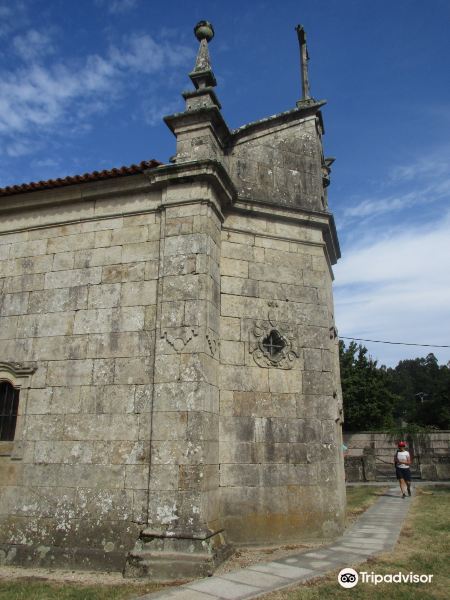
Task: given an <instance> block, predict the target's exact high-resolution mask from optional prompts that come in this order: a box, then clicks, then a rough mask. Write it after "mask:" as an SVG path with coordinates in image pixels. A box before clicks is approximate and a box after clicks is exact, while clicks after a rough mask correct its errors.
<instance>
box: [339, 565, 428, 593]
mask: <svg viewBox="0 0 450 600" xmlns="http://www.w3.org/2000/svg"><path fill="white" fill-rule="evenodd" d="M432 579H433V575H431V574H430V575H426V574H423V575H418V574H417V573H413V572H412V571H411V572H410V573H402V572H401V571H399V572H398V573H386V574H385V575H380V574H379V573H374V572H373V571H371V572H370V573H369V572H367V571H360V572H359V573H357V572H356V571H355V570H354V569H350V568H349V567H346V568H345V569H342V570H341V571H339V574H338V582H339V584H340V585H341V586H342V587H343V588H352V587H355V585H356V584H357V583H358V581H361V583H372V584H374V585H378V584H379V583H431V581H432Z"/></svg>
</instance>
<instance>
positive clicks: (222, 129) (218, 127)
mask: <svg viewBox="0 0 450 600" xmlns="http://www.w3.org/2000/svg"><path fill="white" fill-rule="evenodd" d="M164 122H165V123H166V125H167V126H168V127H169V129H170V130H171V131H172V133H173V134H174V135H177V133H176V132H177V131H179V130H180V129H184V128H189V127H192V126H199V125H203V126H209V127H211V129H212V130H213V131H214V134H215V135H216V137H217V139H218V140H219V142H220V144H221V146H222V147H224V146H225V145H226V144H227V142H228V140H229V138H230V130H229V129H228V125H227V124H226V123H225V120H224V118H223V116H222V113H221V112H220V110H219V108H218V107H217V106H208V107H203V108H198V109H195V110H190V111H185V112H182V113H175V114H173V115H169V116H167V117H164Z"/></svg>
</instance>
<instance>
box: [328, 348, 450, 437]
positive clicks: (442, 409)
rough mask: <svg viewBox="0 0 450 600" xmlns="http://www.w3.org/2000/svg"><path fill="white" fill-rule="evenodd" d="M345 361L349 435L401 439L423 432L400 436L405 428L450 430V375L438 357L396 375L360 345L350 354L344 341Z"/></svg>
mask: <svg viewBox="0 0 450 600" xmlns="http://www.w3.org/2000/svg"><path fill="white" fill-rule="evenodd" d="M339 355H340V364H341V382H342V393H343V398H344V417H345V423H344V427H345V429H346V430H349V431H355V430H374V429H375V430H377V429H388V430H392V431H393V435H394V432H395V436H396V437H398V438H400V437H408V435H407V434H408V433H409V436H410V437H411V435H413V434H415V435H416V436H417V435H418V434H419V433H420V432H419V430H417V431H416V432H413V431H412V429H411V431H409V432H408V431H402V430H395V427H396V426H400V427H401V426H402V425H399V424H403V426H404V425H405V424H408V426H409V427H410V428H411V427H413V426H417V427H419V428H420V427H422V428H437V429H450V369H449V367H448V366H446V365H439V364H438V362H437V359H436V357H435V356H434V354H428V356H427V357H425V358H415V359H410V360H402V361H400V362H399V363H398V365H397V366H396V367H395V368H394V369H392V368H389V369H386V367H384V366H381V367H378V366H377V361H376V360H373V359H372V358H371V357H370V356H368V354H367V348H365V347H364V346H362V345H361V344H359V345H357V344H356V342H350V344H349V346H348V348H346V347H345V344H344V342H342V341H340V342H339ZM426 431H427V429H425V430H423V431H422V433H426Z"/></svg>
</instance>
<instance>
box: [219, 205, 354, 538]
mask: <svg viewBox="0 0 450 600" xmlns="http://www.w3.org/2000/svg"><path fill="white" fill-rule="evenodd" d="M265 217H266V218H264V219H263V218H261V215H259V218H258V217H252V216H246V215H244V214H228V215H227V218H226V220H225V223H224V227H223V232H222V261H221V292H222V299H221V348H220V359H221V378H220V381H221V384H220V463H221V465H220V486H221V499H222V513H223V518H224V524H225V529H226V532H227V535H228V537H229V539H230V540H231V541H232V542H234V543H238V544H239V543H246V544H248V543H253V544H260V543H276V542H277V541H280V540H284V541H286V540H295V539H297V540H298V539H299V537H301V538H302V539H305V538H307V537H320V536H323V537H327V536H332V535H333V534H336V533H337V531H339V530H340V528H341V527H342V525H343V513H344V506H345V491H344V485H343V482H344V476H343V462H342V454H341V448H340V443H341V442H340V440H341V437H340V424H339V415H340V413H339V407H340V391H338V390H339V389H340V388H339V374H338V371H336V366H337V361H336V355H337V341H336V339H335V336H334V333H333V330H334V328H333V324H334V322H333V313H332V304H331V276H330V270H329V266H328V264H327V260H326V257H325V252H324V242H323V237H322V234H321V231H320V230H319V229H315V228H314V227H303V226H301V224H299V223H296V222H295V219H294V218H293V216H292V215H291V217H292V221H291V222H288V221H287V220H286V219H285V217H286V215H283V217H284V218H281V215H279V214H278V215H277V211H276V210H273V211H270V215H269V213H268V214H267V215H265ZM271 330H278V331H279V332H280V333H281V334H282V335H283V336H284V337H285V339H286V341H288V346H287V348H286V355H285V358H284V359H282V360H281V361H280V362H279V363H278V364H273V363H271V362H270V360H268V359H267V357H266V356H265V354H264V352H262V351H261V340H262V338H263V337H264V336H265V335H267V334H268V333H270V331H271Z"/></svg>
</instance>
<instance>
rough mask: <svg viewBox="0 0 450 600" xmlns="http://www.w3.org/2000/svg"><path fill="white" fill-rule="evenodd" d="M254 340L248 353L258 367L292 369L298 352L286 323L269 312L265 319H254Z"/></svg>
mask: <svg viewBox="0 0 450 600" xmlns="http://www.w3.org/2000/svg"><path fill="white" fill-rule="evenodd" d="M252 334H253V336H254V337H255V338H256V341H255V342H253V343H250V354H252V356H253V359H254V361H255V363H256V364H257V365H259V366H260V367H266V368H267V367H275V368H278V369H292V367H293V366H294V361H295V359H296V358H298V353H297V351H296V350H295V349H294V347H293V340H294V337H295V336H294V333H293V331H292V329H291V328H290V327H289V325H287V324H286V323H278V321H277V320H276V319H275V318H274V316H273V314H272V313H271V312H269V315H268V318H267V320H264V321H256V322H255V325H254V327H253V330H252Z"/></svg>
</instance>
